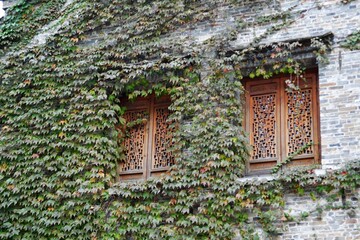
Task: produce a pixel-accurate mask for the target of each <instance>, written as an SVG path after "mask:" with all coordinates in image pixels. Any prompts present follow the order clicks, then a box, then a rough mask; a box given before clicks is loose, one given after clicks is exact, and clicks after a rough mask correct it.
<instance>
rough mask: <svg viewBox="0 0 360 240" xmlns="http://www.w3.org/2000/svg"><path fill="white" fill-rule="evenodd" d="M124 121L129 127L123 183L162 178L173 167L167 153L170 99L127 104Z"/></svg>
mask: <svg viewBox="0 0 360 240" xmlns="http://www.w3.org/2000/svg"><path fill="white" fill-rule="evenodd" d="M124 105H125V106H126V108H127V110H126V112H125V114H124V116H123V117H124V118H125V120H126V122H127V123H130V122H134V123H135V122H136V124H134V125H133V126H130V127H128V128H127V129H126V130H125V131H126V138H125V140H124V147H125V155H126V157H125V161H123V162H122V163H120V164H119V167H118V168H119V169H118V172H119V177H120V180H131V179H144V178H148V177H150V176H156V175H159V174H160V173H162V172H165V171H167V170H168V169H169V167H170V166H171V165H173V164H174V157H173V156H172V154H171V152H169V151H168V149H169V148H170V147H172V144H173V143H172V138H171V131H172V129H170V123H169V122H168V121H167V118H168V116H169V113H170V112H169V109H168V107H169V105H170V99H169V97H167V96H164V97H161V98H156V97H154V96H151V97H147V98H139V99H137V100H136V101H135V102H129V101H125V103H124Z"/></svg>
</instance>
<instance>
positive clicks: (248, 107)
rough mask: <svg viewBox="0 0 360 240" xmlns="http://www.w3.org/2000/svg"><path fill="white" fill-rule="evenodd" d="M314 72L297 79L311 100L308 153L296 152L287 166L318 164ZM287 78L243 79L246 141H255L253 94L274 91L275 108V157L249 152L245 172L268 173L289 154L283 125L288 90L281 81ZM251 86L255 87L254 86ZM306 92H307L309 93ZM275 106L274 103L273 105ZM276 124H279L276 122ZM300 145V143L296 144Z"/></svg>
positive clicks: (318, 142) (287, 131)
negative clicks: (258, 156) (256, 156)
mask: <svg viewBox="0 0 360 240" xmlns="http://www.w3.org/2000/svg"><path fill="white" fill-rule="evenodd" d="M317 76H318V74H317V72H316V71H309V72H307V73H306V74H305V75H304V77H305V79H306V81H303V80H299V85H300V86H299V87H300V91H303V90H304V91H307V90H310V91H309V92H310V94H311V103H310V108H311V109H310V113H311V124H309V125H310V126H311V129H312V130H311V132H310V134H311V140H312V142H313V145H312V146H311V150H309V151H312V153H311V154H300V155H298V156H295V157H294V159H293V160H292V161H291V163H290V164H288V165H287V166H289V167H291V166H303V165H311V164H318V163H319V162H320V114H319V93H318V77H317ZM287 79H289V75H279V76H277V77H273V78H271V79H247V80H245V81H244V86H245V90H246V94H245V95H246V97H245V99H246V100H245V118H244V121H245V122H244V126H245V130H246V132H248V133H249V138H250V145H252V146H254V145H255V139H254V138H255V137H254V131H252V128H253V129H254V125H253V124H254V118H253V115H254V114H253V111H255V110H252V105H253V103H252V101H253V97H255V96H266V95H269V96H270V95H271V94H272V95H274V94H275V107H274V108H275V110H274V119H275V127H274V128H275V136H274V138H275V144H274V145H275V146H276V151H277V152H276V153H277V156H276V157H266V158H262V159H261V158H258V159H252V158H253V154H254V151H253V152H252V154H251V158H250V159H249V161H248V162H247V174H248V175H252V174H263V173H269V172H270V171H271V169H272V168H273V167H274V166H275V165H276V164H277V163H280V162H281V161H284V160H285V159H286V158H287V157H288V155H289V154H291V153H290V152H289V145H288V143H289V138H290V137H289V136H290V129H288V128H289V127H287V125H289V121H288V116H289V113H288V112H289V109H288V102H287V100H288V98H289V97H288V94H287V92H286V87H287V85H286V83H285V81H286V80H287ZM254 89H255V90H254ZM310 94H309V95H310ZM276 106H277V107H276ZM279 125H280V126H279ZM299 147H300V146H299Z"/></svg>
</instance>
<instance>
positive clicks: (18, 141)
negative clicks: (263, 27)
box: [0, 0, 359, 239]
mask: <svg viewBox="0 0 360 240" xmlns="http://www.w3.org/2000/svg"><path fill="white" fill-rule="evenodd" d="M224 4H225V5H227V4H230V5H232V6H242V5H243V4H244V3H243V2H241V1H228V2H219V1H204V2H202V1H191V0H190V1H178V0H161V1H160V0H155V1H144V0H138V1H126V0H115V1H108V0H102V1H89V0H76V1H66V2H65V1H64V0H56V1H54V0H53V1H47V0H31V1H25V0H24V1H20V2H19V4H18V5H17V6H15V7H13V8H12V9H11V10H10V12H9V14H8V15H7V17H6V18H4V19H3V20H1V22H0V23H1V24H0V40H1V43H0V54H1V56H0V58H1V61H0V71H1V78H0V106H1V107H0V173H1V174H0V222H1V223H0V239H33V238H38V239H170V238H173V239H231V238H232V237H233V236H234V234H235V229H240V234H241V235H242V236H243V237H244V238H245V239H246V238H248V239H252V237H253V234H254V231H255V227H256V226H257V225H256V224H255V223H252V222H253V221H252V218H251V216H252V215H255V216H257V219H258V220H257V221H258V223H260V224H261V226H262V227H263V229H264V230H265V231H266V232H267V233H269V234H270V233H276V232H277V231H279V226H277V225H276V224H273V223H274V222H275V221H278V222H279V223H280V222H281V221H280V220H281V214H282V211H275V209H278V208H279V207H282V206H283V205H284V200H283V194H284V191H283V190H284V189H285V187H286V186H292V188H291V189H295V190H296V191H298V192H302V190H301V189H302V188H303V186H307V185H311V186H317V187H318V189H319V192H322V191H327V190H329V189H330V190H333V189H338V188H341V189H349V190H351V189H354V188H356V187H358V183H359V179H358V176H359V175H358V172H359V166H358V164H354V165H351V166H350V167H349V168H348V169H347V170H343V171H339V172H333V173H331V174H328V175H326V176H324V177H316V176H315V175H314V174H313V173H312V172H311V170H308V169H307V170H305V173H307V174H304V172H303V171H302V172H293V173H289V174H287V175H281V176H279V178H277V179H276V180H273V181H264V182H261V181H260V182H259V181H253V182H239V181H238V178H239V177H241V176H242V175H243V173H244V169H245V162H246V160H247V158H248V155H249V154H248V152H249V147H248V142H247V137H246V134H245V133H244V130H243V128H242V98H243V91H244V90H243V88H242V86H241V82H240V81H239V79H241V78H242V76H243V73H242V64H243V63H244V58H245V57H249V56H253V57H254V59H255V58H256V56H257V55H256V51H254V48H253V46H254V44H256V43H258V42H260V40H261V39H262V38H265V37H266V36H268V35H270V34H272V33H274V32H276V31H277V30H279V29H282V28H285V27H286V26H288V24H289V23H291V21H292V20H293V19H295V18H294V16H293V15H292V14H291V9H289V10H288V11H286V12H284V13H282V14H276V15H274V16H268V17H266V18H265V17H262V18H259V22H258V24H265V23H269V22H272V21H276V22H278V21H280V23H279V24H278V25H277V26H276V27H272V28H270V29H269V30H268V31H266V33H265V34H264V35H262V36H259V37H258V38H256V39H255V40H254V43H253V44H252V45H251V46H250V47H249V48H248V49H246V50H244V51H239V52H232V53H231V54H227V50H226V49H227V47H228V46H229V44H230V42H231V41H232V40H233V38H234V36H236V35H237V34H239V33H241V31H243V30H244V27H246V26H247V24H248V23H246V22H244V21H243V20H238V24H236V25H234V26H232V27H231V28H229V29H227V30H226V31H225V32H224V33H222V34H220V35H218V36H214V37H213V38H211V39H209V40H207V41H205V42H197V41H195V40H194V39H191V38H187V37H182V34H181V32H179V29H180V30H181V29H185V30H186V29H187V30H189V29H191V28H192V27H193V26H197V24H200V25H201V24H203V23H204V22H205V21H210V22H212V21H213V19H214V18H215V17H216V16H217V9H218V8H219V7H221V6H223V5H224ZM245 4H246V3H245ZM252 6H253V7H259V8H261V7H262V5H261V2H260V3H257V2H255V3H252ZM296 14H298V13H295V15H296ZM55 19H57V20H56V21H54V20H55ZM287 19H290V21H287ZM44 28H46V29H48V30H49V31H52V32H53V35H51V36H46V34H45V35H41V33H42V29H44ZM39 34H40V35H39ZM34 36H42V37H44V38H45V37H46V44H35V43H33V42H32V39H33V37H34ZM295 45H296V43H293V44H285V43H279V44H277V45H276V46H275V45H274V46H262V47H263V48H266V49H268V48H269V47H270V49H271V50H270V51H271V53H270V58H268V60H264V58H263V59H262V60H259V64H258V65H257V66H256V67H255V68H252V70H251V73H252V74H254V76H255V75H256V76H263V77H265V78H268V77H271V76H272V74H276V73H280V72H283V73H295V74H300V73H301V67H300V66H299V63H298V62H296V61H294V60H292V58H291V49H292V48H293V47H294V46H295ZM284 58H286V59H288V60H287V61H283V59H284ZM281 59H282V60H281ZM251 73H250V74H251ZM154 92H155V93H156V94H157V95H161V94H169V95H170V96H171V97H172V100H173V103H172V105H171V106H170V108H171V110H172V112H173V114H172V115H171V117H170V118H171V119H170V120H172V121H173V122H174V123H176V126H175V127H176V129H177V131H176V132H175V133H174V142H175V143H176V144H175V147H174V149H172V151H173V152H174V154H175V157H176V161H177V164H176V165H175V166H173V167H172V169H171V171H170V172H169V174H168V175H164V176H162V177H159V178H156V179H149V180H147V181H143V182H128V183H116V182H115V180H114V179H115V177H116V170H115V169H116V165H117V164H118V162H119V161H121V160H123V159H124V153H123V149H122V146H121V139H119V132H118V130H117V127H116V126H119V125H123V124H124V119H123V118H122V114H123V113H124V111H123V109H122V108H121V102H120V100H119V99H120V98H119V97H120V96H128V97H129V98H136V97H137V96H146V95H149V94H152V93H154ZM120 135H121V134H120ZM344 171H345V172H346V174H344Z"/></svg>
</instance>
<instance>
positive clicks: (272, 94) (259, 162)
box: [246, 81, 280, 172]
mask: <svg viewBox="0 0 360 240" xmlns="http://www.w3.org/2000/svg"><path fill="white" fill-rule="evenodd" d="M246 87H247V89H248V94H249V97H248V98H247V106H248V109H247V112H248V114H247V119H246V122H247V130H248V131H249V132H250V144H251V145H252V146H253V152H252V155H251V159H250V161H249V163H248V171H249V172H253V171H262V170H267V169H271V168H272V167H273V166H275V165H276V163H277V162H278V161H279V159H280V139H279V136H280V134H279V133H280V132H279V130H280V106H279V105H280V102H279V100H280V97H279V95H280V93H279V83H278V82H277V81H257V82H252V81H249V82H247V86H246Z"/></svg>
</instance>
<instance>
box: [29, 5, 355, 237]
mask: <svg viewBox="0 0 360 240" xmlns="http://www.w3.org/2000/svg"><path fill="white" fill-rule="evenodd" d="M259 2H263V3H264V4H265V5H263V4H258V3H259ZM280 9H281V10H286V9H291V11H292V12H294V13H296V16H297V19H296V21H295V22H294V23H292V24H290V25H289V26H288V27H286V29H284V30H281V31H279V32H277V33H276V34H274V35H270V36H269V37H267V38H266V39H264V40H263V41H262V43H272V42H277V41H288V40H296V39H303V38H309V37H316V36H321V35H324V34H325V33H328V32H331V33H332V34H333V35H334V39H333V44H332V49H331V51H330V52H329V53H328V58H329V64H319V65H318V70H319V98H320V125H321V149H322V150H321V164H322V168H324V169H331V168H338V167H340V166H341V165H342V164H344V163H345V162H347V161H350V160H353V159H360V51H349V50H346V49H343V48H341V47H340V43H341V41H343V40H344V39H345V38H346V36H347V35H349V34H350V33H351V32H353V31H355V30H358V29H360V0H356V1H353V2H351V3H349V4H343V3H341V0H326V1H324V0H323V1H322V0H320V1H319V0H278V1H268V0H263V1H261V0H256V1H251V0H247V1H243V7H240V8H232V7H231V5H224V6H222V7H219V9H218V14H217V16H216V17H215V18H213V19H211V20H210V21H208V22H202V23H199V24H198V25H191V26H189V27H187V28H184V29H179V30H177V31H175V32H173V33H172V35H171V36H170V38H175V37H183V38H188V37H190V39H192V40H190V41H193V42H198V43H199V44H201V43H202V42H203V41H204V40H206V39H209V38H210V37H211V36H215V35H216V34H221V33H222V32H224V31H225V29H228V28H232V27H234V26H235V24H236V21H237V20H239V19H242V20H243V21H244V22H247V28H245V29H244V30H243V31H241V32H240V34H239V35H238V36H237V39H236V40H235V41H233V42H232V43H231V48H232V49H240V48H244V47H246V46H247V45H248V44H249V43H250V42H251V41H252V40H253V39H254V38H255V37H257V36H259V35H260V34H262V33H264V32H265V31H266V29H267V28H268V26H258V25H254V24H252V22H251V21H253V20H254V19H256V18H257V17H258V16H261V15H270V14H276V13H278V12H279V10H280ZM114 27H116V26H110V27H109V28H108V29H102V30H99V31H98V32H94V33H92V34H91V35H90V36H89V38H88V39H87V41H85V42H84V43H83V44H85V45H87V46H89V45H92V44H98V42H99V41H102V40H106V33H107V32H108V31H111V28H114ZM54 33H55V32H53V33H52V34H54ZM42 34H43V33H42ZM39 36H41V35H39ZM39 36H36V37H35V38H34V39H37V38H39ZM44 42H45V41H39V43H38V44H43V43H44ZM326 197H327V196H323V198H320V199H319V200H316V201H315V202H314V201H313V200H312V199H311V198H309V197H299V196H296V195H292V194H287V195H286V203H287V205H286V206H287V210H290V209H292V211H293V212H296V211H298V212H300V211H302V210H312V209H314V208H316V205H317V204H322V202H324V199H325V198H326ZM359 197H360V192H359V191H358V192H357V195H352V196H347V198H346V199H347V201H349V202H350V204H351V206H353V207H355V209H342V208H341V206H342V204H343V203H342V199H338V200H337V201H336V202H335V204H338V205H339V208H338V209H337V210H330V211H327V212H323V213H322V214H319V213H317V212H316V211H314V212H313V213H312V214H311V215H310V216H309V218H307V219H306V220H305V221H302V222H300V223H295V222H291V223H289V224H288V225H287V228H286V230H285V231H284V233H283V234H282V235H280V236H278V237H277V238H278V239H324V240H325V239H326V240H331V239H334V240H335V239H336V240H342V239H360V221H359V216H360V212H359Z"/></svg>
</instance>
